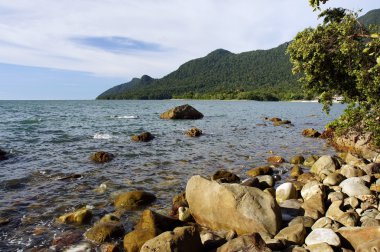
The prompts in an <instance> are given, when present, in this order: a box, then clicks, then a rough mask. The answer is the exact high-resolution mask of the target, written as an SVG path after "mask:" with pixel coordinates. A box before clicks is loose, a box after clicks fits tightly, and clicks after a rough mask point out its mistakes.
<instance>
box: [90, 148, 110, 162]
mask: <svg viewBox="0 0 380 252" xmlns="http://www.w3.org/2000/svg"><path fill="white" fill-rule="evenodd" d="M113 158H114V156H113V154H111V153H108V152H105V151H98V152H95V153H94V154H92V155H91V160H92V161H94V162H96V163H106V162H109V161H111V160H112V159H113Z"/></svg>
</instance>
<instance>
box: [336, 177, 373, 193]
mask: <svg viewBox="0 0 380 252" xmlns="http://www.w3.org/2000/svg"><path fill="white" fill-rule="evenodd" d="M339 186H340V187H342V192H344V193H345V194H347V195H348V196H359V195H370V194H371V191H370V190H369V189H368V187H366V186H365V182H364V181H363V180H362V179H360V178H355V177H354V178H348V179H346V180H344V181H343V182H342V183H340V184H339Z"/></svg>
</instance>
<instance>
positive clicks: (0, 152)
mask: <svg viewBox="0 0 380 252" xmlns="http://www.w3.org/2000/svg"><path fill="white" fill-rule="evenodd" d="M7 159H8V153H6V152H5V151H3V150H2V149H0V161H3V160H7Z"/></svg>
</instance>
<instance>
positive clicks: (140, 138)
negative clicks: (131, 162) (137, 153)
mask: <svg viewBox="0 0 380 252" xmlns="http://www.w3.org/2000/svg"><path fill="white" fill-rule="evenodd" d="M153 139H154V136H153V135H152V134H151V133H150V132H143V133H141V134H140V135H133V136H132V137H131V140H132V141H135V142H149V141H152V140H153Z"/></svg>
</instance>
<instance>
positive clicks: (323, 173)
mask: <svg viewBox="0 0 380 252" xmlns="http://www.w3.org/2000/svg"><path fill="white" fill-rule="evenodd" d="M338 168H339V164H338V162H337V161H336V159H335V158H333V157H332V156H328V155H325V156H321V157H320V158H319V159H318V160H317V161H316V162H315V163H314V164H313V166H312V167H311V169H310V172H311V173H314V174H316V175H318V176H320V177H321V178H325V177H327V176H328V175H329V174H331V173H334V172H335V171H336V170H337V169H338Z"/></svg>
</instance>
